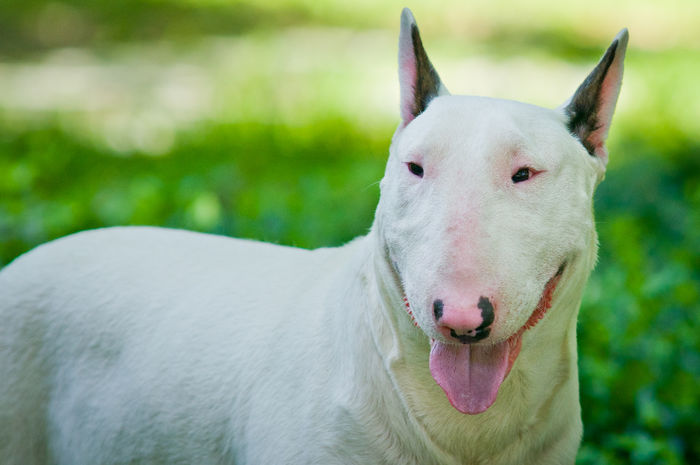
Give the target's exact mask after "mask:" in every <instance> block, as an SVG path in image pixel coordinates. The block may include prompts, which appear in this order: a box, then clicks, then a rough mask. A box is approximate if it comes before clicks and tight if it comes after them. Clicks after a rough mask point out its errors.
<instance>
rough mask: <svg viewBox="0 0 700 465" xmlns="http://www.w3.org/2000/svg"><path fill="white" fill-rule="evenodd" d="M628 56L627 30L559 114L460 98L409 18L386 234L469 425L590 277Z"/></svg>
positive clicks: (437, 365) (434, 369) (443, 381)
mask: <svg viewBox="0 0 700 465" xmlns="http://www.w3.org/2000/svg"><path fill="white" fill-rule="evenodd" d="M626 44H627V31H626V30H623V31H622V32H620V34H618V36H617V37H616V38H615V40H614V41H613V43H612V45H611V46H610V48H609V49H608V50H607V52H606V53H605V55H604V56H603V58H602V59H601V61H600V62H599V63H598V65H597V66H596V67H595V69H594V70H593V71H592V72H591V74H590V75H589V76H588V77H587V78H586V79H585V81H584V82H583V84H581V86H580V87H579V88H578V90H576V92H575V93H574V95H573V97H572V98H571V99H570V100H569V101H568V102H566V103H565V104H564V105H562V106H561V107H560V108H558V109H555V110H550V109H545V108H540V107H537V106H533V105H528V104H524V103H519V102H514V101H507V100H499V99H491V98H481V97H466V96H452V95H450V94H449V93H448V91H447V89H446V87H445V86H444V84H443V83H442V82H441V80H440V77H439V76H438V74H437V72H436V71H435V69H434V68H433V66H432V64H431V63H430V60H429V59H428V57H427V55H426V53H425V50H424V49H423V45H422V43H421V39H420V35H419V33H418V28H417V26H416V23H415V21H414V19H413V16H412V14H411V13H410V11H409V10H407V9H405V10H404V11H403V14H402V19H401V34H400V39H399V77H400V84H401V117H402V121H401V123H400V125H399V127H398V129H397V130H396V133H395V135H394V138H393V142H392V146H391V149H390V157H389V161H388V164H387V168H386V174H385V177H384V179H383V180H382V182H381V200H380V203H379V207H378V209H377V218H376V222H375V227H376V228H377V230H378V232H379V235H380V237H381V239H382V241H383V245H384V247H385V249H386V251H387V256H388V258H389V260H390V261H391V262H392V264H393V266H394V268H395V270H396V273H397V274H398V276H399V277H400V281H401V284H402V286H403V291H404V293H405V296H406V301H407V305H408V306H410V310H411V312H412V315H413V316H414V317H415V320H416V323H417V325H418V326H419V327H420V328H421V329H422V330H423V331H424V332H425V333H426V335H427V336H428V337H429V338H430V339H431V341H432V349H431V356H430V370H431V373H432V375H433V377H434V378H435V380H436V381H437V383H438V384H440V386H441V387H442V388H443V389H444V390H445V392H446V393H447V396H448V398H449V400H450V402H451V403H452V405H453V406H454V407H455V408H457V409H458V410H460V411H462V412H465V413H480V412H483V411H484V410H486V409H487V408H488V407H489V406H490V405H491V404H492V403H493V402H494V401H495V398H496V394H497V392H498V389H499V387H500V385H501V383H502V382H503V380H504V379H505V377H506V376H507V374H508V372H509V371H510V369H511V367H512V365H513V363H514V361H515V359H516V358H517V356H518V354H519V352H520V349H521V335H522V334H523V332H524V331H525V330H526V329H528V328H530V327H533V326H534V325H535V324H536V323H537V322H538V320H539V319H541V318H543V317H544V315H545V313H546V311H547V309H548V308H549V307H550V305H551V302H552V299H553V296H554V299H555V300H556V294H555V290H556V288H557V285H558V283H559V282H560V281H561V280H566V279H568V277H569V276H570V275H572V274H573V273H574V269H576V268H577V267H578V268H581V267H583V268H585V270H583V271H582V273H584V274H585V276H587V274H588V273H589V272H590V268H591V267H592V264H593V261H594V256H595V250H596V233H595V228H594V220H593V210H592V196H593V192H594V190H595V187H596V186H597V184H598V183H599V182H600V181H601V180H602V178H603V176H604V172H605V166H606V163H607V150H606V148H605V145H604V143H605V138H606V135H607V132H608V128H609V126H610V121H611V119H612V114H613V110H614V108H615V103H616V101H617V96H618V93H619V89H620V82H621V78H622V69H623V58H624V54H625V47H626ZM582 257H583V258H582ZM579 274H581V272H580V273H579ZM584 279H585V278H584ZM572 317H573V315H572Z"/></svg>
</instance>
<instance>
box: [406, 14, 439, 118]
mask: <svg viewBox="0 0 700 465" xmlns="http://www.w3.org/2000/svg"><path fill="white" fill-rule="evenodd" d="M399 84H400V86H401V119H402V120H403V122H402V126H406V125H407V124H408V123H410V122H411V121H412V120H413V119H414V118H415V117H416V116H418V115H420V114H421V113H422V112H423V111H424V110H425V109H426V108H427V107H428V104H429V103H430V101H431V100H432V99H433V98H435V97H436V96H438V95H443V94H448V93H449V92H448V91H447V88H446V87H445V86H444V85H443V84H442V81H440V76H438V73H437V72H436V71H435V68H433V65H432V64H431V63H430V60H429V59H428V55H427V54H426V53H425V49H424V48H423V43H422V42H421V39H420V33H419V32H418V26H417V25H416V20H415V19H414V18H413V14H412V13H411V10H409V9H408V8H404V9H403V11H402V12H401V33H400V34H399Z"/></svg>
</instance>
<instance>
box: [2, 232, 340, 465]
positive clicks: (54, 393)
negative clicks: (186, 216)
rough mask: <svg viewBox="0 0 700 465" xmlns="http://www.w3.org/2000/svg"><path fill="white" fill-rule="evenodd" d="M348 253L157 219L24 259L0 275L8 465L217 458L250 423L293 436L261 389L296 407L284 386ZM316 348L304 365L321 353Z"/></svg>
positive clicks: (75, 239)
mask: <svg viewBox="0 0 700 465" xmlns="http://www.w3.org/2000/svg"><path fill="white" fill-rule="evenodd" d="M345 255H347V254H345ZM343 259H344V258H343V252H342V249H335V250H331V249H326V250H323V249H321V250H318V251H314V252H311V251H306V250H302V249H294V248H289V247H280V246H274V245H269V244H262V243H257V242H252V241H241V240H235V239H228V238H223V237H217V236H210V235H203V234H197V233H189V232H184V231H172V230H162V229H155V228H114V229H108V230H98V231H91V232H86V233H81V234H78V235H75V236H70V237H67V238H64V239H60V240H58V241H55V242H53V243H50V244H47V245H44V246H42V247H40V248H38V249H36V250H34V251H32V252H31V253H29V254H27V255H25V256H23V257H21V258H19V259H18V260H16V262H15V263H13V264H11V265H10V266H9V267H8V268H7V269H5V270H3V272H2V273H0V321H2V322H3V324H2V325H1V326H0V341H2V346H0V457H2V458H3V464H8V462H7V460H10V462H9V463H10V464H12V463H13V462H12V460H13V459H16V460H17V461H16V462H15V463H16V464H17V465H19V464H22V465H31V464H41V463H72V464H75V465H77V464H81V463H85V464H87V463H129V462H131V461H132V460H135V459H136V458H137V457H138V459H139V460H142V461H143V460H146V461H148V459H149V457H150V459H151V460H152V461H153V463H156V462H158V463H160V462H159V461H162V460H166V462H167V463H200V464H206V463H220V460H221V457H222V456H223V455H225V454H223V453H222V452H223V451H225V450H227V449H228V448H230V447H232V446H233V444H231V443H230V437H229V436H227V435H223V432H225V431H227V430H229V429H230V428H236V420H237V419H239V418H240V417H245V416H246V415H251V416H269V417H274V416H280V418H281V422H280V423H278V424H279V425H280V427H284V428H286V429H289V430H290V431H293V430H294V429H293V428H292V425H290V424H289V420H286V421H285V420H284V418H285V417H287V418H290V415H289V414H290V413H291V418H294V414H293V412H286V413H284V414H283V413H282V412H280V411H273V410H271V409H270V406H272V405H273V403H268V407H266V406H265V404H264V402H263V399H264V398H265V396H266V395H268V396H272V394H271V393H268V394H266V393H265V390H266V389H270V390H273V391H275V395H284V396H287V397H288V406H289V407H290V408H291V409H292V410H293V409H294V408H299V407H300V405H299V401H297V400H295V398H294V397H295V392H294V390H293V389H284V387H283V386H284V385H285V384H286V385H288V386H289V387H292V386H293V384H294V379H295V378H299V375H298V374H292V373H290V370H291V368H290V366H291V362H295V363H296V366H295V368H294V371H295V372H296V373H298V371H297V370H298V369H299V366H302V367H303V366H304V364H305V363H304V360H305V352H306V351H307V349H308V348H307V347H304V341H308V342H309V344H314V345H316V344H320V343H323V341H319V340H317V339H318V332H319V328H321V327H322V326H323V324H322V323H320V322H319V321H318V319H319V318H321V310H322V307H323V302H321V301H319V297H318V296H319V295H322V294H324V292H325V288H326V287H327V285H326V283H329V282H331V281H332V279H333V276H334V274H336V273H337V271H336V270H338V269H341V268H342V267H339V266H338V265H341V264H342V263H341V262H342V260H343ZM282 264H283V265H282ZM262 283H264V284H265V285H264V286H263V287H261V284H262ZM289 296H296V298H295V299H292V298H290V297H289ZM271 347H272V348H273V350H270V348H271ZM274 348H277V349H274ZM306 358H307V359H308V360H307V362H308V366H307V367H306V368H305V369H302V371H305V372H306V374H307V375H310V372H311V371H313V370H314V369H315V368H314V367H318V366H319V362H321V361H319V360H318V356H317V355H315V354H314V356H313V357H306ZM320 365H322V363H321V364H320ZM280 386H282V387H280ZM296 394H297V395H298V396H301V397H303V396H304V395H305V394H304V393H302V392H297V393H296ZM270 398H271V397H268V400H269V399H270ZM251 409H252V410H253V411H252V412H251ZM268 420H269V418H268ZM250 424H251V425H254V424H255V421H252V422H251V423H250ZM248 434H251V432H246V431H240V432H239V434H237V435H236V437H237V438H240V439H241V440H243V439H244V438H246V436H247V435H248ZM247 439H248V443H249V444H250V445H251V447H255V446H254V444H255V441H254V440H251V439H252V438H247ZM283 439H284V438H282V437H280V440H283ZM47 440H48V441H49V443H48V445H47V442H46V441H47ZM154 443H158V444H159V446H158V447H155V448H154ZM47 447H48V449H50V450H51V453H50V455H51V457H47ZM154 454H155V455H154ZM212 454H213V455H212ZM107 458H108V459H107ZM166 462H164V463H166Z"/></svg>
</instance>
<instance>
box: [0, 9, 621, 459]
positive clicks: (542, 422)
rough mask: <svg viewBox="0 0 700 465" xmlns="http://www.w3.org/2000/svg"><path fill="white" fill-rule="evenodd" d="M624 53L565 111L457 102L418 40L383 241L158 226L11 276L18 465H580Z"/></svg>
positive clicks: (403, 76) (55, 248)
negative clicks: (293, 243)
mask: <svg viewBox="0 0 700 465" xmlns="http://www.w3.org/2000/svg"><path fill="white" fill-rule="evenodd" d="M627 39H628V34H627V31H626V30H622V31H621V32H620V33H619V34H618V35H617V37H616V38H615V39H614V41H613V42H612V44H611V45H610V48H608V50H607V51H606V52H605V54H604V56H603V58H602V59H601V60H600V62H599V63H598V64H597V66H595V68H594V69H593V71H592V72H591V73H590V75H588V77H587V78H586V79H585V80H584V81H583V83H582V84H581V86H580V87H579V88H578V89H577V90H576V91H575V92H574V94H573V96H572V97H571V98H570V99H569V100H568V101H566V102H565V103H564V104H563V105H562V106H561V107H559V108H557V109H554V110H552V109H545V108H540V107H537V106H533V105H529V104H525V103H519V102H514V101H508V100H500V99H493V98H483V97H471V96H453V95H450V94H449V93H448V91H447V88H446V87H445V85H444V84H443V83H442V81H441V80H440V77H439V76H438V74H437V72H436V71H435V69H434V68H433V66H432V64H431V62H430V60H429V59H428V56H427V55H426V52H425V50H424V48H423V45H422V43H421V38H420V35H419V32H418V27H417V26H416V23H415V21H414V19H413V16H412V14H411V12H410V11H409V10H407V9H405V10H404V11H403V13H402V17H401V32H400V37H399V79H400V89H401V93H400V112H401V122H400V124H399V125H398V128H397V130H396V132H395V134H394V137H393V140H392V144H391V147H390V149H389V159H388V163H387V166H386V173H385V176H384V178H383V180H382V181H381V185H380V186H381V196H380V200H379V205H378V208H377V210H376V216H375V220H374V223H373V225H372V228H371V230H370V232H369V233H368V234H367V235H366V236H364V237H361V238H358V239H355V240H354V241H352V242H350V243H349V244H347V245H344V246H342V247H338V248H324V249H318V250H313V251H309V250H302V249H296V248H291V247H283V246H277V245H271V244H263V243H258V242H254V241H248V240H237V239H231V238H227V237H217V236H212V235H205V234H199V233H193V232H185V231H175V230H167V229H160V228H150V227H132V228H110V229H103V230H96V231H89V232H83V233H79V234H75V235H72V236H69V237H67V238H63V239H59V240H57V241H54V242H51V243H49V244H46V245H43V246H40V247H38V248H37V249H35V250H33V251H31V252H29V253H27V254H25V255H23V256H22V257H20V258H18V259H16V260H15V261H14V262H13V263H12V264H10V265H9V266H8V267H7V268H6V269H4V270H3V271H2V273H0V321H1V322H2V324H0V462H1V463H3V464H4V465H39V464H47V465H48V464H51V465H95V464H102V465H109V464H115V465H116V464H198V465H215V464H216V465H222V464H235V465H245V464H258V465H260V464H266V465H269V464H322V465H329V464H362V465H367V464H392V465H395V464H416V465H418V464H420V465H427V464H489V465H496V464H537V465H544V464H557V465H560V464H566V463H573V462H574V460H575V456H576V451H577V449H578V445H579V442H580V439H581V431H582V426H581V417H580V405H579V397H578V379H577V365H576V363H577V352H576V317H577V313H578V308H579V305H580V300H581V295H582V292H583V288H584V284H585V282H586V280H587V278H588V275H589V273H590V271H591V269H592V268H593V265H594V262H595V260H596V251H597V238H596V231H595V228H594V220H593V205H592V204H593V201H592V196H593V192H594V190H595V188H596V186H597V185H598V183H599V182H600V181H601V180H602V179H603V176H604V173H605V167H606V163H607V161H608V152H607V150H606V147H605V140H606V136H607V134H608V129H609V127H610V122H611V118H612V114H613V110H614V108H615V104H616V101H617V97H618V93H619V90H620V83H621V78H622V72H623V59H624V54H625V48H626V45H627Z"/></svg>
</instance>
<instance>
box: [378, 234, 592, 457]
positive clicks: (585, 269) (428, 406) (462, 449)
mask: <svg viewBox="0 0 700 465" xmlns="http://www.w3.org/2000/svg"><path fill="white" fill-rule="evenodd" d="M592 240H594V241H595V238H593V239H592ZM367 242H368V244H367V245H368V246H369V247H371V248H372V253H371V254H370V256H371V265H370V267H369V269H368V285H369V286H370V287H372V286H373V287H374V289H373V290H371V293H372V294H373V295H374V297H373V299H372V300H371V302H372V305H371V306H370V309H369V314H368V315H367V321H368V323H369V325H370V331H371V332H372V337H373V339H374V342H375V345H376V347H377V350H378V351H379V352H380V355H381V357H382V359H383V362H384V366H385V368H386V370H387V373H388V375H389V377H390V379H391V381H392V383H393V385H394V391H395V392H396V394H397V395H398V396H399V397H400V401H401V404H402V405H403V406H404V407H405V409H406V412H405V413H406V416H407V417H409V418H410V419H411V422H412V423H413V425H412V427H413V429H414V431H415V432H416V435H417V436H418V437H420V438H421V439H422V442H423V447H426V448H429V449H431V453H433V454H436V455H437V456H441V457H443V462H444V463H451V462H454V463H464V461H465V460H473V461H478V460H486V461H487V462H488V461H489V460H491V459H492V458H495V457H499V456H501V457H502V456H503V454H504V453H507V451H508V449H509V447H510V446H512V445H513V444H515V443H517V441H519V440H521V439H519V438H522V435H523V432H525V431H527V430H529V429H532V427H533V425H534V424H535V423H537V422H540V421H550V417H551V415H552V414H554V415H557V416H559V417H560V418H568V419H570V418H572V417H573V418H579V413H578V411H576V412H563V411H558V412H554V409H561V408H576V409H578V378H577V367H576V315H577V313H578V307H579V304H580V299H581V294H582V290H583V286H584V284H585V282H586V279H587V277H588V274H589V273H590V269H591V268H592V265H593V263H594V261H595V253H594V252H593V253H592V254H591V255H590V256H587V257H577V258H576V259H575V260H574V263H572V264H571V266H570V269H569V270H568V272H567V274H566V278H567V279H566V280H563V282H562V283H561V285H560V286H559V288H558V289H557V293H556V296H555V298H554V300H553V304H552V308H551V309H550V310H549V314H548V316H547V318H546V319H545V320H543V321H542V323H541V324H540V325H538V327H537V328H536V329H534V330H532V331H527V332H526V334H525V335H524V336H523V338H524V339H523V349H522V352H521V354H520V356H519V359H518V360H517V361H516V364H515V365H514V367H513V370H512V372H511V373H510V375H509V376H508V378H507V379H506V381H505V382H504V383H503V385H502V386H501V391H500V392H499V399H497V401H496V402H495V403H494V405H493V406H492V407H491V408H489V409H488V410H487V411H486V412H484V413H482V414H479V415H465V414H462V413H460V412H458V411H457V410H456V409H454V408H453V407H452V406H451V405H450V404H449V402H448V400H447V398H446V396H445V394H444V393H443V391H442V390H441V388H440V387H439V386H438V385H437V383H436V382H435V380H434V379H433V378H432V376H431V374H430V371H429V354H430V340H429V338H428V336H426V335H425V334H424V333H423V331H422V330H421V329H420V328H419V327H416V326H415V325H414V322H413V320H412V318H411V316H410V315H409V314H408V313H407V312H406V306H405V301H404V297H405V294H404V290H403V286H402V283H401V278H400V276H399V274H398V271H397V270H396V268H395V267H394V265H393V264H392V262H391V260H390V258H389V256H388V253H387V251H386V248H385V246H384V244H383V241H382V239H381V237H380V234H379V233H378V231H377V229H376V228H373V230H372V232H370V234H369V236H368V237H367ZM536 331H537V332H536ZM572 396H574V397H575V398H576V402H568V403H567V402H563V401H562V399H563V398H566V399H569V400H570V398H571V397H572ZM499 400H500V402H499ZM569 406H574V407H569ZM567 421H569V422H570V420H567ZM488 423H492V426H493V428H491V427H485V425H486V424H488ZM562 428H564V429H566V428H567V425H565V424H552V427H551V428H549V429H550V431H551V432H552V438H550V439H548V440H551V441H557V440H559V439H560V438H561V437H562V436H563V435H562ZM534 429H535V430H538V431H543V430H542V429H538V428H534ZM573 429H574V430H575V428H573ZM493 431H498V432H499V435H500V436H501V439H502V440H501V441H498V440H496V441H494V438H493V437H490V438H488V440H486V439H487V438H485V437H480V434H492V432H493ZM467 432H468V433H469V434H467ZM482 432H483V433H482ZM486 432H489V433H486ZM576 434H578V433H576ZM540 440H541V439H538V441H537V443H540V442H539V441H540ZM480 443H481V444H490V445H491V450H484V449H483V448H480V447H479V444H480ZM533 447H534V445H533ZM465 453H466V454H467V455H465ZM497 462H498V461H494V462H493V463H497ZM441 463H442V462H441Z"/></svg>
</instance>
